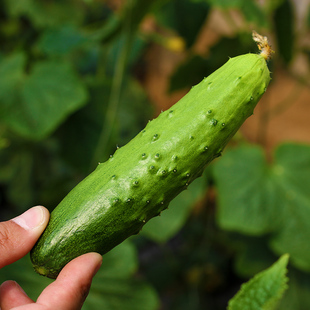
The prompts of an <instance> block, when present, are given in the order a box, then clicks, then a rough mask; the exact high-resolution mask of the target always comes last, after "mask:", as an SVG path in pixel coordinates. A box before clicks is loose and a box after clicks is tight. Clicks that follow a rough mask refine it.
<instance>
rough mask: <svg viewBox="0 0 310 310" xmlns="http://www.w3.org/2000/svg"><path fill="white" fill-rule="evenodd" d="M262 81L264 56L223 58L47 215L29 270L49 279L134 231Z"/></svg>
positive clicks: (253, 98) (237, 120)
mask: <svg viewBox="0 0 310 310" xmlns="http://www.w3.org/2000/svg"><path fill="white" fill-rule="evenodd" d="M269 81H270V72H269V70H268V67H267V64H266V57H265V55H264V54H251V53H249V54H246V55H241V56H237V57H234V58H231V59H229V60H228V61H227V62H226V63H225V64H224V65H223V66H222V67H221V68H219V69H218V70H217V71H215V72H214V73H212V74H211V75H210V76H209V77H207V78H204V79H203V80H202V81H201V82H200V83H199V84H198V85H196V86H194V87H193V88H192V89H191V90H190V91H189V93H188V94H187V95H185V96H184V97H183V98H182V99H181V100H180V101H179V102H177V103H176V104H175V105H174V106H172V107H171V108H170V109H168V110H167V111H165V112H162V113H161V114H160V115H159V116H158V117H157V118H156V119H154V120H152V121H150V122H149V123H148V124H147V126H146V127H145V129H143V130H142V131H141V132H140V133H138V135H137V136H136V137H135V138H134V139H132V140H131V141H130V142H129V143H128V144H126V145H125V146H123V147H121V148H118V149H117V150H116V151H115V153H114V154H113V155H112V156H111V157H110V159H109V160H108V161H106V162H105V163H101V164H99V165H98V166H97V168H96V169H95V171H94V172H92V173H91V174H90V175H89V176H88V177H86V178H85V179H84V180H83V181H82V182H80V183H79V184H78V185H77V186H76V187H75V188H74V189H73V190H72V191H71V192H70V193H69V194H68V195H67V196H66V197H65V198H64V199H63V200H62V201H61V202H60V204H59V205H58V206H57V207H56V208H55V209H54V211H53V212H52V213H51V218H50V222H49V224H48V226H47V228H46V230H45V231H44V233H43V235H42V236H41V237H40V239H39V240H38V242H37V243H36V245H35V246H34V248H33V249H32V251H31V260H32V263H33V266H34V269H35V270H36V271H37V272H38V273H39V274H42V275H45V276H47V277H50V278H55V277H57V275H58V274H59V272H60V270H61V269H62V268H63V267H64V266H65V265H66V264H67V263H68V262H69V261H70V260H72V259H73V258H75V257H77V256H79V255H81V254H84V253H87V252H91V251H94V252H98V253H100V254H105V253H106V252H108V251H109V250H111V249H112V248H113V247H115V246H116V245H118V244H119V243H121V242H122V241H123V240H125V239H126V238H128V237H129V236H131V235H133V234H137V233H139V231H140V230H141V229H142V227H143V225H144V224H145V223H146V222H147V221H148V220H150V219H151V218H152V217H154V216H157V215H159V214H160V213H161V212H162V211H163V210H164V209H166V208H167V207H168V204H169V202H170V201H171V200H172V199H173V198H174V197H175V196H176V195H178V194H179V193H180V192H181V191H183V190H184V189H186V188H187V186H188V185H189V184H190V183H191V182H192V181H193V180H194V179H196V178H197V177H199V176H200V175H201V174H202V172H203V170H204V168H205V167H206V165H207V164H208V163H210V162H211V161H212V160H213V159H214V158H216V157H218V156H219V155H220V154H221V152H222V150H223V148H224V147H225V145H226V144H227V143H228V141H229V140H230V139H231V138H232V137H233V135H234V134H235V133H236V131H237V130H238V129H239V128H240V126H241V125H242V124H243V122H244V121H245V120H246V119H247V117H249V116H250V115H251V114H253V110H254V107H255V106H256V104H257V102H258V101H259V99H260V98H261V96H262V95H263V94H264V92H265V91H266V87H267V86H268V84H269Z"/></svg>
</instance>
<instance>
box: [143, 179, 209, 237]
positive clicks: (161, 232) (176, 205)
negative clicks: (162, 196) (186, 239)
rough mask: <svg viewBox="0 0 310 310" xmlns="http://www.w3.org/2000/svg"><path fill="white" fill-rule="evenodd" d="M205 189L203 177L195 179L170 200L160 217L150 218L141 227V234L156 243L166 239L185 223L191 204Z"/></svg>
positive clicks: (200, 196)
mask: <svg viewBox="0 0 310 310" xmlns="http://www.w3.org/2000/svg"><path fill="white" fill-rule="evenodd" d="M205 191H206V181H205V179H204V178H199V179H197V180H195V181H194V182H193V183H192V184H191V185H190V186H189V187H188V190H186V191H183V192H182V193H181V194H179V195H178V196H177V197H176V198H175V199H173V200H172V202H171V203H170V204H169V208H168V209H167V210H165V211H164V212H162V213H161V216H160V217H155V218H153V219H152V220H150V221H149V222H148V223H147V224H146V225H145V226H144V227H143V229H142V231H141V234H142V235H144V236H146V237H148V238H150V239H152V240H154V241H156V242H158V243H164V242H166V241H168V240H169V239H170V238H172V237H173V236H174V235H175V234H176V233H177V232H178V231H179V230H180V229H181V228H182V226H183V225H184V224H185V221H186V220H187V218H188V215H189V212H190V210H191V208H192V206H193V204H194V203H195V202H197V200H199V199H200V198H202V196H203V194H204V193H205Z"/></svg>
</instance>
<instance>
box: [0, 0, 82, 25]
mask: <svg viewBox="0 0 310 310" xmlns="http://www.w3.org/2000/svg"><path fill="white" fill-rule="evenodd" d="M4 2H5V6H6V8H7V11H8V12H9V14H10V15H11V16H14V17H19V16H23V17H25V16H26V17H28V18H29V19H30V20H31V22H32V23H33V24H34V25H35V26H36V27H40V28H41V27H47V26H49V27H51V26H55V25H58V24H59V23H76V22H78V21H80V20H82V17H83V10H81V9H80V5H81V1H76V0H67V1H39V0H15V1H10V0H5V1H4ZM79 2H80V3H79Z"/></svg>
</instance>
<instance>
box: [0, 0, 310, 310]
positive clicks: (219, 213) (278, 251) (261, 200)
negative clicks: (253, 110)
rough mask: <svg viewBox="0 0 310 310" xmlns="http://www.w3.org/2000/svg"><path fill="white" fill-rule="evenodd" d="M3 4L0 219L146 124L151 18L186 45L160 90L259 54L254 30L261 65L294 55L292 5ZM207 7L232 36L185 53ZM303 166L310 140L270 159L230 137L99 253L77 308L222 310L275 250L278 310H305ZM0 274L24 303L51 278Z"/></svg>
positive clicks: (27, 0)
mask: <svg viewBox="0 0 310 310" xmlns="http://www.w3.org/2000/svg"><path fill="white" fill-rule="evenodd" d="M0 3H1V11H0V14H1V20H0V43H1V45H0V46H1V49H0V164H1V169H0V202H1V209H0V215H1V220H4V219H8V218H10V217H12V216H14V215H17V214H19V213H21V212H23V211H24V210H26V209H28V208H29V207H31V206H32V205H36V204H43V205H45V206H46V207H48V208H49V209H50V210H52V209H53V208H54V207H55V206H56V205H57V203H58V202H59V201H60V200H61V199H62V198H63V197H64V196H65V195H66V193H67V192H68V191H69V190H70V189H71V188H73V187H74V186H75V185H76V184H77V183H78V182H79V181H80V180H82V179H83V178H84V177H85V176H86V175H87V174H88V173H89V172H90V171H92V170H93V169H94V168H95V166H96V164H97V163H98V162H103V161H105V160H106V159H107V158H108V157H109V155H110V154H111V153H113V152H114V151H115V149H116V147H117V146H121V145H124V144H125V143H126V142H128V141H129V140H130V139H131V138H133V137H134V136H135V135H136V134H137V133H138V132H139V131H140V130H141V129H142V128H143V127H144V126H145V124H146V123H147V121H148V120H149V119H150V118H152V117H154V108H153V106H152V103H151V102H150V100H149V99H148V95H147V93H146V92H145V90H144V88H143V86H142V85H143V84H141V83H140V82H141V79H142V80H143V69H141V68H143V66H144V60H145V58H144V57H145V55H146V53H147V51H148V50H150V49H152V47H153V46H154V44H163V45H164V46H166V47H167V45H165V43H164V42H166V38H164V37H161V36H162V33H164V32H165V31H158V32H156V33H153V34H151V35H150V34H146V33H145V32H143V30H142V29H141V27H140V25H141V23H142V22H143V21H144V20H145V19H147V18H148V17H150V16H152V18H154V20H155V21H156V23H157V27H158V28H159V29H164V30H166V31H168V32H169V33H173V36H174V37H179V38H181V39H182V40H183V41H184V43H185V44H184V45H183V47H182V45H181V46H179V48H182V49H183V50H182V52H184V54H185V56H184V60H183V62H182V63H181V64H180V66H179V67H178V68H177V69H176V70H175V72H174V74H173V75H172V76H171V79H170V91H174V90H178V89H184V88H189V87H191V86H192V85H193V84H196V83H198V82H199V81H200V80H201V79H202V78H203V77H204V76H207V75H208V74H210V73H211V72H213V71H214V70H216V69H217V68H218V67H220V66H221V65H222V64H223V63H225V62H226V61H227V59H228V57H233V56H236V55H239V54H242V53H247V52H250V51H252V52H256V50H257V48H256V46H255V44H254V43H253V41H252V40H251V31H252V29H255V30H257V31H258V32H261V33H262V34H264V33H265V32H267V33H271V34H272V35H273V37H274V39H275V42H276V47H275V48H276V52H277V53H276V56H275V57H274V60H273V61H271V62H270V64H269V65H270V66H271V67H276V66H277V65H281V66H282V67H284V68H286V69H287V68H288V67H289V65H290V64H291V63H292V61H293V60H294V57H295V53H296V50H297V48H296V44H297V43H296V42H297V40H296V38H295V34H296V31H297V29H296V24H297V21H296V17H295V16H296V12H295V9H294V5H293V2H292V1H291V0H277V1H275V0H266V1H265V4H264V5H261V4H260V1H255V0H233V1H230V0H221V1H213V0H170V1H169V0H149V1H145V0H127V1H123V6H122V8H120V9H117V6H116V3H117V2H115V3H114V2H113V1H99V0H97V1H95V0H88V1H86V0H63V1H59V0H48V1H39V0H14V1H10V0H1V1H0ZM214 10H219V11H220V12H221V13H222V14H223V16H224V17H226V19H227V22H228V23H229V24H230V25H231V28H232V30H234V35H232V36H230V37H225V36H223V37H222V38H220V40H218V41H216V42H215V43H214V45H213V46H212V47H211V49H210V51H209V53H208V54H205V55H202V54H199V55H197V54H196V53H195V52H194V50H193V48H192V47H193V46H194V44H195V42H196V40H197V38H198V37H199V34H200V32H201V30H202V28H203V26H204V24H205V21H207V20H208V18H209V16H210V15H211V13H212V12H213V11H214ZM231 11H237V12H238V13H239V14H240V16H241V18H242V20H243V25H244V26H243V27H242V28H240V29H239V28H238V27H237V25H235V24H234V22H233V20H232V19H231V15H230V12H231ZM306 11H307V12H308V13H307V15H306V18H305V23H306V24H307V25H306V26H307V27H308V28H307V29H308V30H309V28H310V26H309V25H310V7H308V8H307V10H306ZM155 31H156V30H155ZM303 53H304V54H305V55H308V56H309V55H310V48H309V47H308V48H307V47H303ZM141 71H142V72H141ZM309 158H310V147H309V146H307V145H297V144H294V143H291V144H284V145H281V146H279V147H278V148H277V150H276V151H275V155H274V161H273V162H272V163H269V162H268V161H267V159H266V158H265V156H264V149H263V148H262V147H261V146H257V145H251V144H249V143H247V142H246V141H244V138H241V139H240V138H236V139H235V142H234V147H233V148H231V149H229V150H228V151H227V152H225V153H224V155H223V158H221V159H219V160H217V161H216V163H215V164H213V165H211V166H210V167H209V168H208V169H207V171H206V173H205V174H204V176H203V177H202V178H201V179H198V180H196V181H195V182H194V183H193V184H191V186H190V187H189V190H188V191H186V192H184V193H182V194H181V195H180V196H179V197H177V198H176V199H175V200H174V201H173V202H172V203H171V205H170V208H169V210H168V211H166V212H164V213H163V214H162V216H161V217H158V218H156V219H154V220H151V221H150V223H148V224H147V225H146V226H145V229H143V231H142V233H141V234H140V235H139V236H135V237H132V238H130V240H129V241H126V242H125V243H123V244H121V245H120V246H118V247H117V248H115V249H114V250H113V251H111V252H110V253H108V254H107V255H105V257H104V263H103V266H102V268H101V270H100V272H99V273H98V275H97V276H96V278H95V279H94V284H93V287H92V290H91V292H90V295H89V297H88V299H87V301H86V303H85V306H84V309H103V308H104V309H132V310H138V309H139V310H140V309H141V310H142V309H146V310H152V309H159V307H160V305H161V309H169V310H174V309H177V310H182V309H186V310H188V309H191V310H199V309H216V310H217V309H225V308H226V307H227V304H228V300H229V299H230V298H232V296H233V295H234V294H235V293H236V292H237V290H238V289H239V287H240V284H241V283H242V282H243V281H244V280H245V279H246V278H249V277H252V276H253V275H254V274H256V273H258V272H260V271H262V270H263V269H265V268H267V267H268V266H270V265H271V264H272V263H273V262H275V261H276V260H277V257H279V256H280V255H282V254H284V253H289V254H290V262H291V264H290V265H289V274H288V276H289V278H290V279H291V280H290V283H289V289H288V290H287V291H286V293H285V295H284V298H283V300H282V302H281V303H280V306H279V307H280V308H279V309H296V310H303V309H309V307H310V299H309V296H310V277H309V271H310V263H309V261H310V260H309V256H310V249H309V245H308V241H307V240H308V233H310V225H309V221H308V220H307V219H308V218H309V212H308V206H309V205H310V196H309V190H308V189H309V185H310V184H309V177H308V176H309V175H310V160H309ZM286 263H287V262H286ZM283 266H284V265H283V260H282V267H283ZM283 268H284V267H283ZM283 268H282V269H281V270H279V272H283V270H284V269H283ZM5 279H14V280H17V281H18V282H20V284H22V285H23V287H24V288H25V289H26V291H27V293H28V294H30V296H31V297H32V298H36V296H38V294H39V293H40V291H41V290H42V289H43V288H44V287H45V286H46V285H48V283H50V280H48V279H44V278H42V277H40V276H38V275H36V274H35V273H34V272H33V270H32V267H31V264H30V262H29V258H24V259H23V260H21V261H19V262H17V263H15V264H14V265H11V266H7V267H6V268H5V269H3V270H1V272H0V280H1V281H4V280H5ZM254 279H255V278H254ZM281 292H282V291H281ZM236 296H237V295H236ZM236 298H237V297H236ZM231 309H237V308H234V307H232V308H231ZM249 309H254V308H249ZM255 309H256V308H255Z"/></svg>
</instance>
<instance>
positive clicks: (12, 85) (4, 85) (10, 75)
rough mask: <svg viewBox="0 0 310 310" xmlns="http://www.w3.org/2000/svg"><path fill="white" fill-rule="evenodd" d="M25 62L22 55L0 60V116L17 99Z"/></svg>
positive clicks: (13, 55) (18, 54)
mask: <svg viewBox="0 0 310 310" xmlns="http://www.w3.org/2000/svg"><path fill="white" fill-rule="evenodd" d="M25 62H26V57H25V55H24V54H22V53H17V54H12V55H11V56H9V57H6V58H2V59H1V60H0V115H3V114H4V113H6V110H7V109H8V108H9V107H10V105H11V104H12V103H13V102H14V101H16V100H17V99H18V95H17V93H18V92H19V91H20V83H21V82H22V81H23V75H24V72H23V71H24V66H25Z"/></svg>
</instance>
